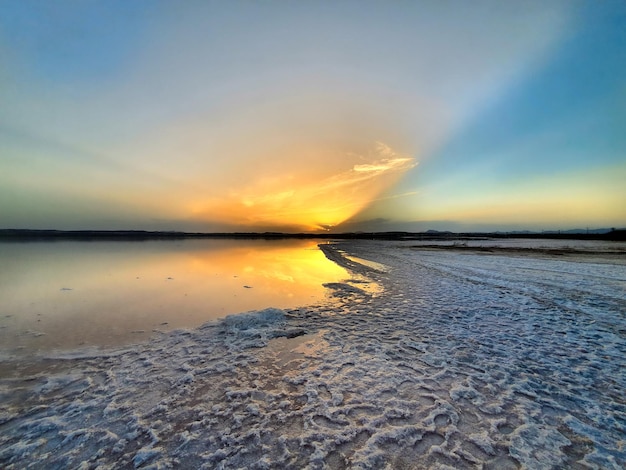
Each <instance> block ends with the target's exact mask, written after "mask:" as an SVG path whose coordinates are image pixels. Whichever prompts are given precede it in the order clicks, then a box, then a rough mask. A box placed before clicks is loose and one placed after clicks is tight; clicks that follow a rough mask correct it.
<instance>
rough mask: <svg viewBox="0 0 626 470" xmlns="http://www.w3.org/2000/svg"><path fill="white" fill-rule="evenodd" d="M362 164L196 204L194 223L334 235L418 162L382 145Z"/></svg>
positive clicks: (263, 183) (266, 182)
mask: <svg viewBox="0 0 626 470" xmlns="http://www.w3.org/2000/svg"><path fill="white" fill-rule="evenodd" d="M360 161H361V162H362V163H358V164H355V165H353V166H352V168H350V169H349V170H346V171H343V172H341V173H337V174H334V175H330V176H327V177H325V178H316V179H311V178H308V177H307V176H306V175H300V176H299V177H296V176H294V175H283V176H280V175H276V176H274V177H272V178H271V179H259V180H258V181H256V182H254V183H253V184H251V185H250V186H248V187H247V188H243V189H240V190H237V191H232V192H231V193H230V194H228V195H225V196H223V197H219V198H214V199H212V200H205V201H202V202H199V203H197V204H195V205H194V207H192V212H193V217H194V218H202V219H206V220H211V221H212V222H221V223H228V224H235V225H241V226H253V227H254V226H264V227H268V226H279V227H285V226H291V227H297V228H298V229H300V230H319V229H329V228H330V227H333V226H335V225H338V224H340V223H341V222H343V221H345V220H347V219H349V218H351V217H352V216H354V215H355V214H357V213H358V212H359V211H361V210H362V209H364V208H365V207H366V206H367V205H368V204H369V203H370V202H371V201H372V200H374V199H375V198H376V197H377V196H378V195H379V194H380V193H381V192H383V191H384V190H385V189H387V188H388V187H390V186H391V185H392V184H393V183H395V182H396V181H397V180H398V179H399V178H400V177H401V176H402V175H403V174H404V173H405V172H406V171H407V170H409V169H410V168H413V167H414V166H415V163H414V160H413V158H411V157H408V156H404V155H399V154H397V153H396V152H394V151H393V150H392V149H391V148H390V147H388V146H387V145H385V144H383V143H381V142H378V143H377V144H376V147H375V150H374V151H373V152H372V153H371V155H370V158H368V159H365V158H363V157H361V158H360Z"/></svg>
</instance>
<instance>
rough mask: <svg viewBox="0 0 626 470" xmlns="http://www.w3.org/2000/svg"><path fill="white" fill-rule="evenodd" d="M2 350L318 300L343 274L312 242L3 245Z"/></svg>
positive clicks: (146, 332)
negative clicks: (326, 286) (327, 284)
mask: <svg viewBox="0 0 626 470" xmlns="http://www.w3.org/2000/svg"><path fill="white" fill-rule="evenodd" d="M0 258H1V259H3V260H4V266H5V269H4V270H3V272H2V273H0V281H1V282H0V298H2V305H0V319H2V320H3V322H2V325H0V326H2V328H0V344H1V345H2V348H13V347H18V346H22V347H25V348H26V351H28V350H29V349H51V348H73V347H77V346H93V345H98V346H101V345H111V344H122V343H128V342H133V341H137V340H141V339H146V338H147V337H149V336H150V335H151V334H152V332H153V330H154V329H158V330H169V329H173V328H181V327H195V326H198V325H200V324H202V323H204V322H206V321H208V320H213V319H217V318H220V317H223V316H225V315H228V314H232V313H238V312H243V311H248V310H257V309H262V308H267V307H277V308H290V307H296V306H303V305H307V304H310V303H314V302H317V301H320V300H322V299H323V298H325V297H326V294H327V291H326V289H325V288H324V287H323V286H322V284H324V283H327V282H339V281H341V280H344V279H346V278H347V277H349V275H348V273H347V272H346V271H345V270H344V269H343V268H340V267H339V266H337V265H336V264H335V263H332V262H331V261H329V260H328V259H326V257H325V256H324V254H323V253H322V252H321V251H320V250H319V249H318V248H317V245H316V243H315V242H313V241H300V240H275V241H263V240H184V241H180V242H175V243H174V242H113V243H107V242H93V243H83V242H67V243H65V242H64V243H58V244H57V243H42V244H24V245H16V246H11V247H9V248H7V249H6V250H3V247H2V246H1V245H0Z"/></svg>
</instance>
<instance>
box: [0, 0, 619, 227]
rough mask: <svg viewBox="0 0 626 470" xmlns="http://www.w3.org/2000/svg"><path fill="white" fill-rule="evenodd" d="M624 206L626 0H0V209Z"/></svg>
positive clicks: (339, 211)
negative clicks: (259, 0) (625, 0)
mask: <svg viewBox="0 0 626 470" xmlns="http://www.w3.org/2000/svg"><path fill="white" fill-rule="evenodd" d="M625 226H626V2H624V1H623V0H604V1H576V0H565V1H559V0H550V1H545V0H540V1H502V0H497V1H472V2H466V1H461V0H459V1H447V0H443V1H439V0H432V1H427V0H424V1H399V0H397V1H358V2H357V1H321V0H318V1H314V0H310V1H286V0H285V1H262V2H252V1H215V2H212V1H192V0H187V1H181V2H175V1H156V0H145V1H144V0H133V1H115V0H103V1H97V0H92V1H89V0H76V1H70V0H55V1H48V0H41V1H32V0H0V228H41V229H43V228H52V229H147V230H186V231H247V230H252V231H264V230H281V231H317V230H328V229H331V230H336V231H348V230H415V231H419V230H427V229H438V230H478V231H480V230H516V229H530V230H543V229H566V228H580V227H582V228H585V227H591V228H599V227H625Z"/></svg>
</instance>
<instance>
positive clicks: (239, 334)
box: [0, 242, 626, 469]
mask: <svg viewBox="0 0 626 470" xmlns="http://www.w3.org/2000/svg"><path fill="white" fill-rule="evenodd" d="M322 248H323V250H324V251H325V253H326V254H327V256H328V257H329V258H331V259H333V260H334V261H335V262H338V263H340V264H342V263H343V264H344V266H346V267H348V268H349V269H351V270H352V271H354V272H355V275H360V276H369V278H370V279H372V280H374V281H376V282H378V283H380V284H381V285H382V286H384V289H385V290H384V293H383V294H381V295H372V294H371V293H368V292H366V291H365V290H362V289H360V288H358V287H355V286H352V285H351V284H350V283H346V284H345V285H344V286H342V285H335V284H333V285H329V286H328V287H329V289H330V291H331V292H332V295H331V296H329V301H328V303H323V304H320V305H315V306H309V307H306V308H301V309H297V310H291V311H281V310H277V309H268V310H263V311H260V312H249V313H246V314H242V315H238V316H230V317H227V318H226V319H225V320H223V321H221V322H213V323H209V324H207V325H204V326H203V327H200V328H198V329H196V330H180V331H175V332H172V333H170V334H163V335H162V336H161V337H159V338H157V339H155V340H153V341H151V342H149V343H146V344H141V345H137V346H135V347H131V348H125V349H117V350H107V351H97V350H93V351H73V352H64V353H58V354H53V355H50V356H49V357H48V358H47V359H46V360H45V361H43V362H42V363H40V364H38V369H37V371H36V372H33V373H31V374H30V375H27V376H21V377H15V378H6V379H3V380H2V381H1V382H0V397H1V400H0V403H1V404H0V466H2V467H3V468H7V469H17V468H27V467H32V468H84V469H88V468H100V469H113V468H116V469H117V468H146V469H148V468H150V469H160V468H218V469H219V468H253V469H254V468H257V469H265V468H287V469H289V468H293V469H296V468H311V469H317V468H346V467H348V468H389V469H391V468H393V469H397V468H435V469H437V468H438V469H447V468H454V469H459V468H460V469H463V468H497V469H507V468H511V469H513V468H520V467H521V468H529V469H543V468H546V469H548V468H580V469H585V468H603V469H604V468H609V469H610V468H615V469H617V468H624V467H625V466H626V449H625V437H624V436H625V435H626V429H625V427H626V401H625V399H624V397H625V396H626V373H625V371H626V339H625V337H626V318H625V312H626V301H625V300H624V299H625V298H626V296H625V295H624V294H625V289H624V286H625V282H626V271H625V269H626V268H625V267H624V266H618V265H610V264H602V265H599V264H593V263H589V262H578V261H577V260H575V259H574V260H572V259H570V260H568V261H560V260H546V259H537V258H532V257H530V258H528V257H527V258H519V257H518V258H514V257H505V256H485V255H477V254H459V253H446V252H437V253H433V252H427V251H421V250H411V249H407V248H400V247H396V246H394V245H393V244H389V243H382V242H350V243H341V244H338V246H332V245H325V246H323V247H322ZM340 250H342V251H345V252H347V253H348V254H349V255H354V256H358V257H360V258H363V259H368V260H372V261H375V262H379V263H383V264H384V265H385V266H386V267H387V268H388V270H387V272H381V271H380V270H372V269H369V268H368V267H367V266H360V265H358V264H355V263H354V262H353V261H345V262H344V261H343V259H342V256H341V255H340V253H341V251H340ZM351 287H354V288H351ZM304 333H306V334H304ZM7 360H8V359H7ZM16 366H19V367H25V366H24V365H23V364H16ZM24 370H25V371H26V370H28V369H26V368H24Z"/></svg>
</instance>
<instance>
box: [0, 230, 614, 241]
mask: <svg viewBox="0 0 626 470" xmlns="http://www.w3.org/2000/svg"><path fill="white" fill-rule="evenodd" d="M194 238H196V239H198V238H230V239H266V240H272V239H287V238H296V239H327V240H328V239H334V240H337V239H346V240H347V239H363V240H476V239H486V238H530V239H541V238H544V239H563V240H615V241H620V240H621V241H624V240H626V229H619V230H615V229H613V230H610V231H608V232H606V233H572V232H568V233H558V232H549V233H546V232H542V233H534V232H523V233H517V232H492V233H475V232H467V233H453V232H437V231H432V230H431V231H428V232H417V233H415V232H350V233H328V232H324V233H280V232H232V233H199V232H175V231H144V230H27V229H4V230H0V240H2V241H38V240H41V241H50V240H83V241H92V240H111V241H113V240H122V241H145V240H182V239H194Z"/></svg>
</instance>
